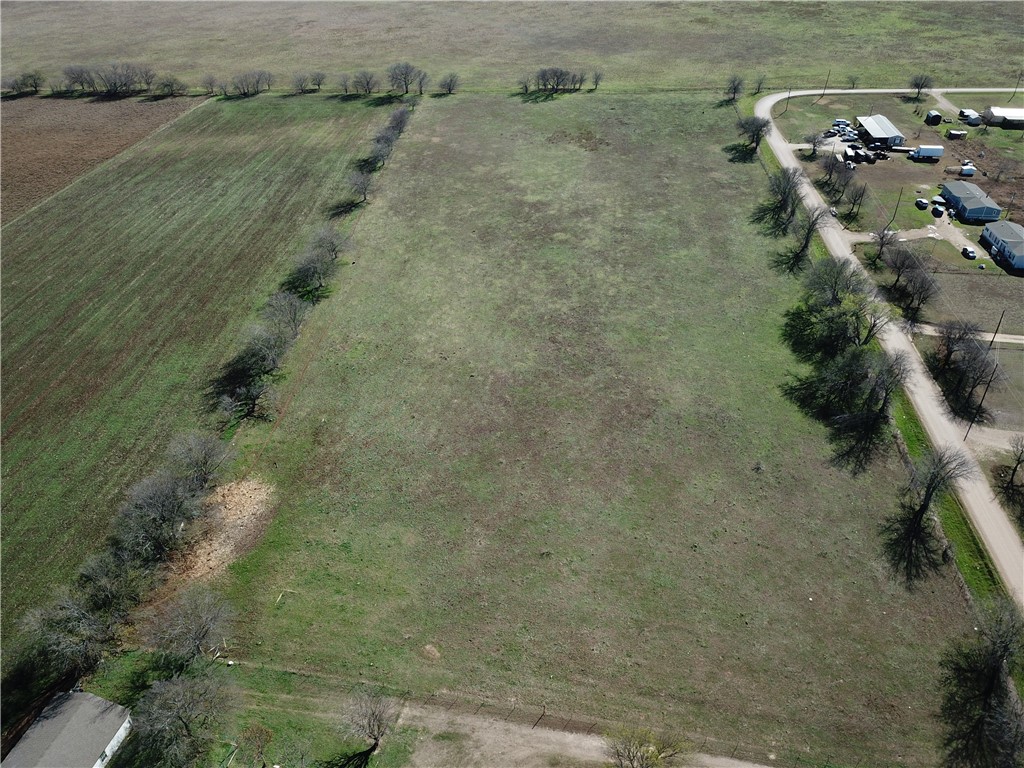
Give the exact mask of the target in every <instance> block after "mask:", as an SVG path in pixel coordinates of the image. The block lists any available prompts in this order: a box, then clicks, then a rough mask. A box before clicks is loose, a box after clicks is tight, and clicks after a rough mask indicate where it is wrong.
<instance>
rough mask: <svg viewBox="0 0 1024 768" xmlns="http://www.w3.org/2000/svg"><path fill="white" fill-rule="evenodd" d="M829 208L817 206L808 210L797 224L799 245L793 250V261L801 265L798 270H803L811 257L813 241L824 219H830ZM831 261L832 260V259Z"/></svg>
mask: <svg viewBox="0 0 1024 768" xmlns="http://www.w3.org/2000/svg"><path fill="white" fill-rule="evenodd" d="M828 217H829V212H828V209H827V208H821V207H815V208H811V209H810V210H809V211H808V212H807V216H806V218H803V219H801V220H800V223H799V224H798V225H797V235H796V236H797V246H796V248H795V249H794V251H793V257H794V258H793V261H794V262H796V263H797V264H798V265H799V266H798V269H797V270H796V271H802V270H803V268H804V266H806V263H807V261H808V260H809V258H810V252H811V241H812V240H814V235H815V233H816V232H817V231H818V228H819V227H820V226H821V223H822V222H823V221H826V220H828ZM829 261H832V259H830V260H829Z"/></svg>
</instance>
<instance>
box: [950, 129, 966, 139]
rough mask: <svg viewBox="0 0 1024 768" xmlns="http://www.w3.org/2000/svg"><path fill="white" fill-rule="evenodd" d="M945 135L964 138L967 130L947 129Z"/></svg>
mask: <svg viewBox="0 0 1024 768" xmlns="http://www.w3.org/2000/svg"><path fill="white" fill-rule="evenodd" d="M946 135H947V136H948V137H949V138H951V139H954V140H955V139H964V138H967V131H953V130H947V131H946Z"/></svg>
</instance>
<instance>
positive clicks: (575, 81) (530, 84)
mask: <svg viewBox="0 0 1024 768" xmlns="http://www.w3.org/2000/svg"><path fill="white" fill-rule="evenodd" d="M603 80H604V72H601V71H595V72H593V73H591V75H590V82H591V90H593V91H596V90H597V87H598V86H599V85H601V82H602V81H603ZM586 84H587V73H586V72H572V71H570V70H568V69H562V68H561V67H543V68H541V69H538V70H537V71H536V72H535V73H534V74H532V75H524V76H523V77H521V78H519V81H518V83H517V86H518V88H519V91H520V92H521V93H522V94H523V95H528V94H529V93H531V92H539V93H546V94H551V95H553V94H556V93H565V92H569V91H579V90H582V89H583V87H584V86H585V85H586Z"/></svg>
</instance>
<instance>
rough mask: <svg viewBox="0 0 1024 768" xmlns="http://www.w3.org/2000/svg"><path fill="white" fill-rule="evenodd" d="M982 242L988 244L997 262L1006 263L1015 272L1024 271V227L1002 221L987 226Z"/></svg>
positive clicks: (982, 234)
mask: <svg viewBox="0 0 1024 768" xmlns="http://www.w3.org/2000/svg"><path fill="white" fill-rule="evenodd" d="M981 239H982V242H987V243H988V247H989V250H990V252H991V253H992V256H993V257H994V258H995V259H996V261H1005V262H1006V263H1007V264H1008V266H1009V267H1010V268H1011V269H1013V270H1024V227H1022V226H1021V225H1020V224H1017V223H1016V222H1013V221H1007V220H1006V219H1002V220H1001V221H993V222H990V223H989V224H986V225H985V229H983V230H982V231H981Z"/></svg>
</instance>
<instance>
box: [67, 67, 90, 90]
mask: <svg viewBox="0 0 1024 768" xmlns="http://www.w3.org/2000/svg"><path fill="white" fill-rule="evenodd" d="M63 71H64V79H65V80H66V81H67V83H68V87H69V88H70V89H71V90H79V89H80V90H83V91H88V92H90V93H98V92H99V85H98V83H97V82H96V77H95V75H93V72H92V70H91V69H90V68H89V67H83V66H82V65H80V64H76V65H72V66H68V67H64V70H63Z"/></svg>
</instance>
